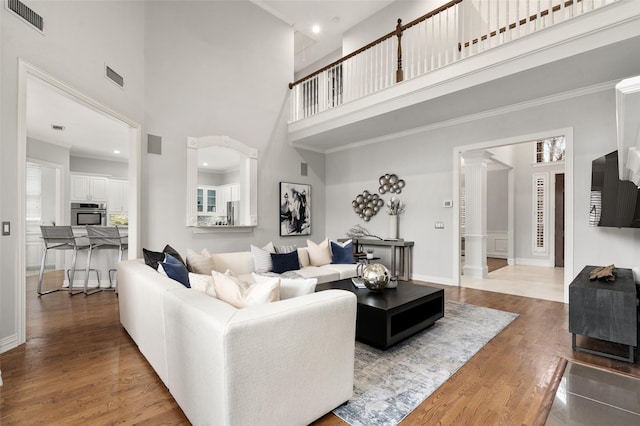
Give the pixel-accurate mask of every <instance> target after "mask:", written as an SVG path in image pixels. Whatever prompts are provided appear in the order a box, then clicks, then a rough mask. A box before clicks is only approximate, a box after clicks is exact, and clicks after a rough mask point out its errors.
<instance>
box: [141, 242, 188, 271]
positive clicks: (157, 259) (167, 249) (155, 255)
mask: <svg viewBox="0 0 640 426" xmlns="http://www.w3.org/2000/svg"><path fill="white" fill-rule="evenodd" d="M167 253H169V254H170V255H172V256H173V257H174V259H176V260H178V261H179V262H180V263H182V264H183V265H185V266H186V264H185V263H184V259H182V256H180V253H178V252H177V251H176V250H175V249H174V248H173V247H171V246H170V245H169V244H167V245H166V246H164V249H162V251H161V252H158V251H151V250H147V249H145V248H143V249H142V254H143V256H144V263H146V264H147V265H148V266H151V267H152V268H153V269H156V270H157V269H158V264H159V263H161V262H163V261H164V260H165V254H167Z"/></svg>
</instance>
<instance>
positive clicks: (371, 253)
mask: <svg viewBox="0 0 640 426" xmlns="http://www.w3.org/2000/svg"><path fill="white" fill-rule="evenodd" d="M364 252H365V253H366V254H367V259H373V249H371V248H368V249H364Z"/></svg>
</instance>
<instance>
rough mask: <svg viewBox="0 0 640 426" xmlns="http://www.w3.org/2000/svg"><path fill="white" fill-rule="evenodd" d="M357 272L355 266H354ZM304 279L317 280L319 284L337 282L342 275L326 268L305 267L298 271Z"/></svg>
mask: <svg viewBox="0 0 640 426" xmlns="http://www.w3.org/2000/svg"><path fill="white" fill-rule="evenodd" d="M354 270H355V265H354ZM296 272H297V273H298V274H300V275H301V276H302V277H304V278H317V279H318V284H322V283H328V282H331V281H337V280H339V279H340V273H339V272H338V271H335V270H333V269H329V268H328V267H326V266H322V267H320V266H305V267H304V268H300V269H299V270H297V271H296Z"/></svg>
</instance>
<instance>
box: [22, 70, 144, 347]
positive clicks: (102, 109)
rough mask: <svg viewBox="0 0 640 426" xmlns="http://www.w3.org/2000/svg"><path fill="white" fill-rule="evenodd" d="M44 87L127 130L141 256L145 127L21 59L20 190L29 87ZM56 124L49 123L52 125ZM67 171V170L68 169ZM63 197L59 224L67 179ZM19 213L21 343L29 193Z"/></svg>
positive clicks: (132, 245)
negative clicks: (140, 231)
mask: <svg viewBox="0 0 640 426" xmlns="http://www.w3.org/2000/svg"><path fill="white" fill-rule="evenodd" d="M30 81H31V82H36V83H37V84H41V85H42V84H44V85H46V86H47V87H49V88H51V89H52V90H54V91H55V92H57V93H58V94H60V95H61V96H62V97H64V98H65V99H67V100H72V101H74V102H76V103H78V104H80V105H82V106H84V107H85V108H88V109H90V110H91V111H93V112H95V113H96V114H99V115H101V116H102V117H104V118H106V119H108V120H115V121H118V122H119V123H121V124H122V125H124V126H125V127H126V133H125V135H126V136H125V137H126V142H125V146H126V150H127V152H128V155H129V159H128V161H129V162H128V167H127V168H128V174H129V182H128V200H129V229H128V231H129V232H128V234H129V258H135V257H137V255H138V250H139V244H140V235H139V217H138V215H139V196H138V194H139V186H140V151H141V150H140V145H141V141H140V139H141V126H140V125H139V124H138V123H136V122H134V121H132V120H130V119H128V118H127V117H124V116H122V115H120V114H119V113H117V112H115V111H113V110H111V109H110V108H108V107H106V106H104V105H102V104H101V103H99V102H97V101H95V100H94V99H92V98H90V97H88V96H86V95H85V94H83V93H82V92H80V91H78V90H76V89H75V88H73V87H72V86H70V85H68V84H66V83H63V82H61V81H60V80H58V79H57V78H55V77H53V76H51V75H49V74H48V73H46V72H45V71H42V70H40V69H38V68H36V67H34V66H32V65H31V64H29V63H27V62H25V61H23V60H21V59H20V60H19V64H18V155H17V159H16V160H17V162H18V167H19V173H18V179H19V181H18V182H17V184H18V185H19V187H20V188H26V168H27V137H28V129H27V112H28V104H29V102H28V90H27V87H28V84H29V82H30ZM52 124H55V123H49V125H52ZM65 171H66V170H65ZM61 182H62V183H61V188H62V189H61V190H60V193H61V194H62V196H61V197H60V199H61V200H62V201H61V203H62V204H61V207H60V209H59V211H60V212H62V213H61V218H59V219H58V222H57V223H59V224H61V225H62V224H68V223H65V222H66V221H68V220H69V214H68V209H65V208H64V206H65V205H68V204H65V200H66V199H68V196H65V195H64V194H66V193H68V191H65V190H64V187H65V186H66V185H65V183H66V182H67V177H62V178H61ZM17 202H18V210H19V221H18V223H17V225H18V226H17V228H18V229H17V236H18V274H19V275H18V286H17V291H16V307H17V309H16V323H17V324H18V327H17V330H18V344H19V345H20V344H23V343H25V341H26V271H27V259H26V254H27V249H26V245H27V244H26V234H27V233H26V231H27V221H26V211H25V210H26V191H24V190H23V191H18V200H17Z"/></svg>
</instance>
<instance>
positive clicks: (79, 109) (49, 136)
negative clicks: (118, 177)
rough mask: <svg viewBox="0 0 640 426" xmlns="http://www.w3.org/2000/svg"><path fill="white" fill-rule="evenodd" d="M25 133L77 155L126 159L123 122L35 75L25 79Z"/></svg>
mask: <svg viewBox="0 0 640 426" xmlns="http://www.w3.org/2000/svg"><path fill="white" fill-rule="evenodd" d="M52 125H59V126H64V130H62V131H60V130H54V129H52V127H51V126H52ZM27 136H28V137H30V138H34V139H38V140H41V141H43V142H48V143H52V144H55V145H61V146H64V147H68V148H69V149H70V151H71V154H72V155H75V156H80V157H95V158H104V159H109V160H115V161H126V160H127V158H128V154H129V127H128V126H127V125H126V124H124V123H123V122H121V121H118V120H115V119H113V118H111V117H107V116H105V115H103V114H101V113H99V112H97V111H94V110H93V109H91V108H89V107H87V106H85V105H84V104H81V103H79V102H78V101H76V100H73V99H71V98H69V97H68V96H67V95H66V94H63V93H62V92H61V91H59V90H58V89H56V88H54V87H53V86H51V85H49V84H47V83H45V82H43V81H42V80H39V79H37V78H29V79H28V80H27ZM114 150H119V151H120V154H115V153H114Z"/></svg>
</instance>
